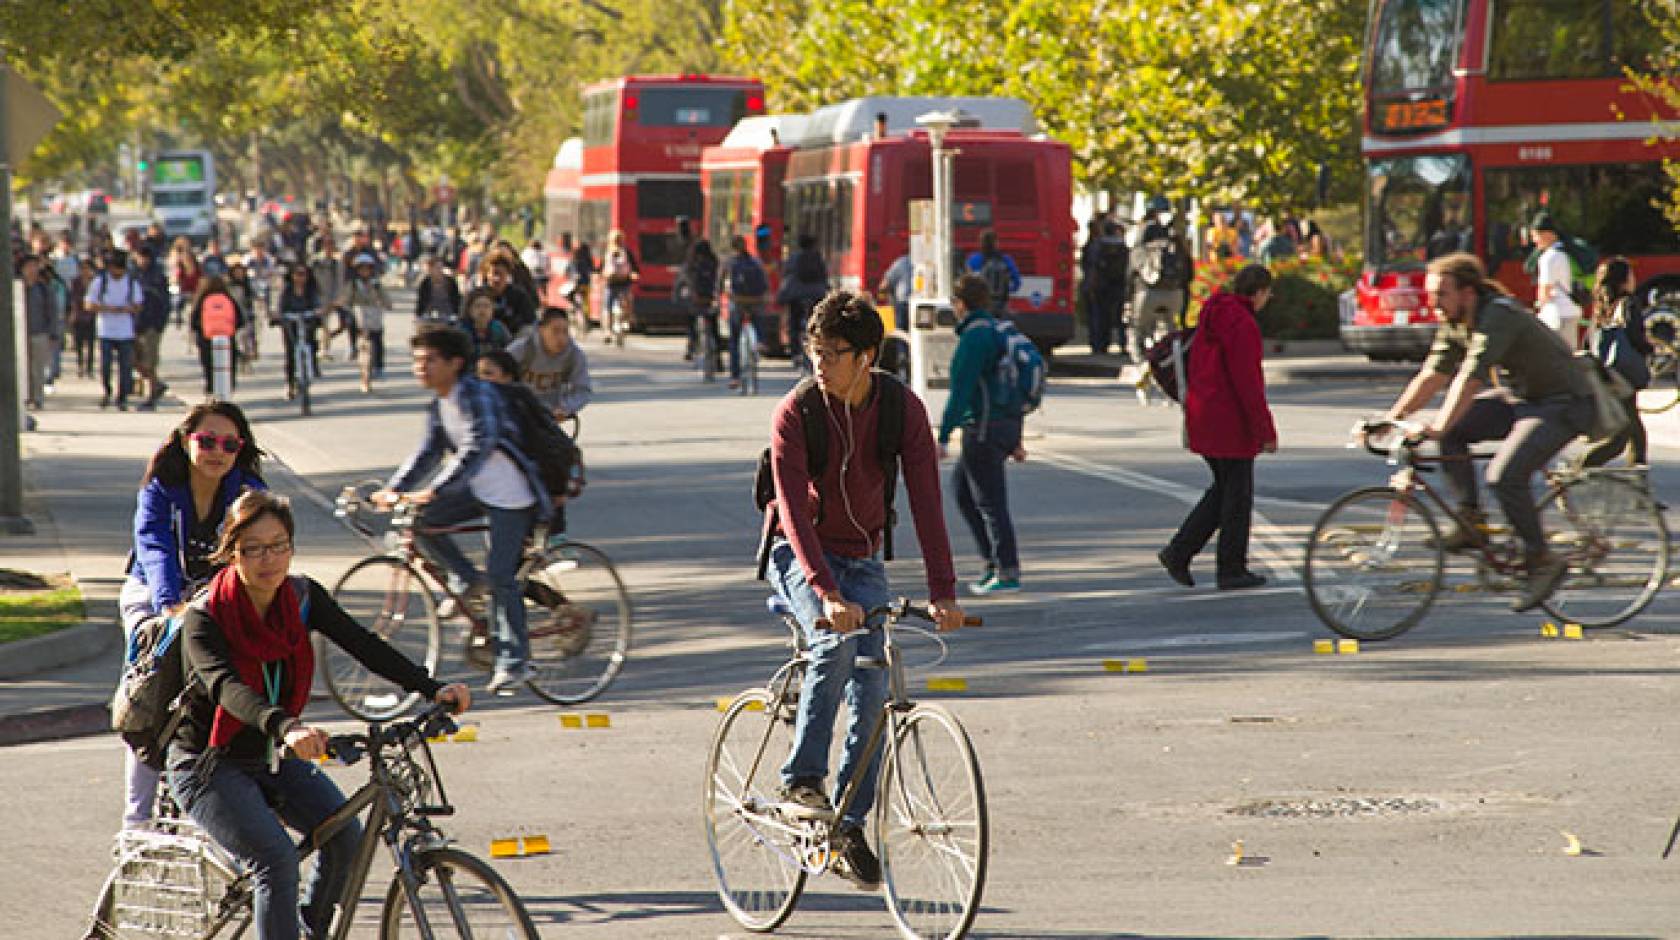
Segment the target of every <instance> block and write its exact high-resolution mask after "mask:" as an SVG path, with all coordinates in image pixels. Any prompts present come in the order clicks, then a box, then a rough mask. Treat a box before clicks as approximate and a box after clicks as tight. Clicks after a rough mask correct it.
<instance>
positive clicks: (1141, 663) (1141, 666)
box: [1126, 659, 1149, 672]
mask: <svg viewBox="0 0 1680 940" xmlns="http://www.w3.org/2000/svg"><path fill="white" fill-rule="evenodd" d="M1126 671H1127V672H1148V671H1149V660H1147V659H1128V660H1126Z"/></svg>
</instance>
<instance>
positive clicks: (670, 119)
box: [545, 75, 764, 329]
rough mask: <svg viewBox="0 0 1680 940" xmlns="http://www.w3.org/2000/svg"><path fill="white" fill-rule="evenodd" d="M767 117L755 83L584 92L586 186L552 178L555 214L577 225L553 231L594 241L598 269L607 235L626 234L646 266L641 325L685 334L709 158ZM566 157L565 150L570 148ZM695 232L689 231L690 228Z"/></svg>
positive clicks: (637, 310) (634, 314) (707, 81)
mask: <svg viewBox="0 0 1680 940" xmlns="http://www.w3.org/2000/svg"><path fill="white" fill-rule="evenodd" d="M763 110H764V86H763V84H762V83H761V82H759V81H758V79H755V78H734V77H722V76H711V75H631V76H626V77H623V78H616V79H612V80H611V81H605V82H599V83H597V84H594V85H590V86H588V87H587V88H585V89H584V90H583V138H582V141H583V143H582V147H581V153H580V155H579V156H580V159H579V164H580V166H579V170H578V175H577V177H576V183H575V184H572V183H568V181H567V178H566V177H567V173H568V172H569V168H567V167H561V166H559V165H558V164H559V162H560V161H559V156H558V155H557V157H556V164H557V165H556V167H555V168H554V169H553V170H551V171H550V172H549V186H548V187H545V194H546V196H547V197H548V200H549V204H550V206H551V207H552V211H554V212H556V213H557V217H558V218H560V219H563V220H567V221H570V220H571V219H572V218H573V216H571V215H568V213H569V212H570V211H571V210H570V208H569V207H570V206H571V205H572V203H573V202H574V200H575V204H576V212H575V222H574V223H573V224H572V225H571V226H570V227H566V226H565V224H564V222H563V223H562V226H561V227H560V228H558V229H556V228H554V227H553V226H552V225H551V227H550V228H549V230H548V231H549V235H550V237H551V238H554V239H556V240H558V238H559V235H560V234H561V233H563V232H568V231H570V232H572V233H573V235H574V237H576V238H578V239H580V240H581V241H584V242H587V243H588V244H589V247H590V249H591V251H593V252H594V255H595V259H596V261H597V263H599V262H600V261H601V260H603V257H604V255H605V253H606V245H607V234H608V233H609V232H612V231H614V230H618V231H622V232H623V233H624V242H625V245H626V246H628V247H629V249H630V251H631V253H632V254H634V255H635V256H636V261H637V263H638V265H639V267H640V271H641V279H640V280H639V281H637V284H636V292H635V304H634V309H633V310H632V311H631V325H632V327H633V328H637V329H646V328H647V327H649V326H660V327H685V326H686V325H687V323H688V318H689V316H690V313H689V311H688V310H686V309H679V308H678V306H677V304H676V303H675V302H674V301H673V299H672V286H673V284H674V282H675V281H676V275H677V272H678V270H679V269H680V267H681V265H682V260H683V257H682V256H683V250H684V247H685V244H686V239H685V237H684V236H685V235H690V236H692V235H693V234H696V233H697V226H698V223H699V221H700V218H701V215H702V210H703V208H704V204H703V200H702V197H701V192H700V151H701V150H702V149H703V148H705V147H707V146H710V145H712V144H715V143H718V142H719V141H721V140H723V138H724V136H725V135H726V134H728V133H729V129H730V128H731V127H734V126H735V123H736V122H737V121H739V120H741V119H742V118H744V117H747V116H748V115H752V114H758V113H760V112H762V111H763ZM562 153H564V148H562ZM690 225H692V226H695V227H696V228H694V229H689V230H688V231H685V227H686V226H690ZM604 294H605V291H601V290H595V291H591V303H590V306H591V307H593V308H594V309H593V310H592V311H591V316H592V317H593V318H594V320H595V321H596V322H600V320H601V301H602V299H603V296H604Z"/></svg>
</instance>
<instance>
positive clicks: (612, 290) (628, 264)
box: [600, 228, 642, 342]
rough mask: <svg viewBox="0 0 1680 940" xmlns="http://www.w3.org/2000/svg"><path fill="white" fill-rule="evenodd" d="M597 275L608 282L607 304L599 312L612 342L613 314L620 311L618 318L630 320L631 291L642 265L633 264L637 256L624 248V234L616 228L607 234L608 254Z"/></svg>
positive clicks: (602, 259) (640, 273)
mask: <svg viewBox="0 0 1680 940" xmlns="http://www.w3.org/2000/svg"><path fill="white" fill-rule="evenodd" d="M600 275H601V277H602V279H603V280H605V281H606V282H607V301H606V303H605V304H604V305H603V308H604V309H603V311H602V312H603V314H604V317H603V319H604V320H605V321H606V327H607V341H608V342H611V341H612V334H613V329H612V325H613V311H614V310H615V309H617V310H620V311H623V312H622V313H620V314H619V316H621V317H623V318H625V319H629V316H630V307H631V304H632V302H633V301H632V295H631V290H632V288H633V287H634V285H635V283H636V282H637V281H639V280H641V277H642V272H641V266H640V265H638V264H636V256H635V255H634V254H632V253H631V252H630V249H629V248H628V247H626V246H625V244H624V232H623V231H621V230H619V229H616V228H615V229H613V230H612V231H611V232H609V233H608V234H607V251H606V254H605V255H604V256H603V257H602V258H601V265H600Z"/></svg>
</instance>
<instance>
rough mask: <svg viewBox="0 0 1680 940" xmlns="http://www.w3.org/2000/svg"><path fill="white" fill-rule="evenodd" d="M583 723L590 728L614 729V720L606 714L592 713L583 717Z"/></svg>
mask: <svg viewBox="0 0 1680 940" xmlns="http://www.w3.org/2000/svg"><path fill="white" fill-rule="evenodd" d="M583 723H584V724H585V725H586V726H588V727H590V728H610V727H612V719H611V718H608V717H607V713H606V712H590V713H589V714H587V715H584V716H583Z"/></svg>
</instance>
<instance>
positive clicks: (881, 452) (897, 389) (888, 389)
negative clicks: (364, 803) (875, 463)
mask: <svg viewBox="0 0 1680 940" xmlns="http://www.w3.org/2000/svg"><path fill="white" fill-rule="evenodd" d="M875 383H876V387H877V388H879V389H880V391H879V392H878V393H877V394H879V395H880V396H881V404H880V414H879V416H878V417H877V418H876V420H875V433H876V438H875V449H876V454H877V455H878V456H879V457H880V459H881V474H882V476H883V477H884V478H885V480H886V485H885V486H883V487H882V489H881V492H882V493H883V494H884V495H883V498H884V499H885V500H886V504H887V507H886V508H887V514H886V516H885V517H884V518H885V519H886V523H885V524H884V525H883V527H882V530H881V554H882V557H883V558H885V559H886V560H887V561H892V560H893V526H895V525H896V524H897V523H898V509H897V508H896V507H895V505H894V503H895V498H896V497H897V495H898V466H899V457H900V456H901V455H902V454H903V452H904V383H902V382H900V381H899V380H898V379H897V378H895V377H893V376H892V375H890V374H889V373H886V372H882V371H880V370H876V371H875Z"/></svg>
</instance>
